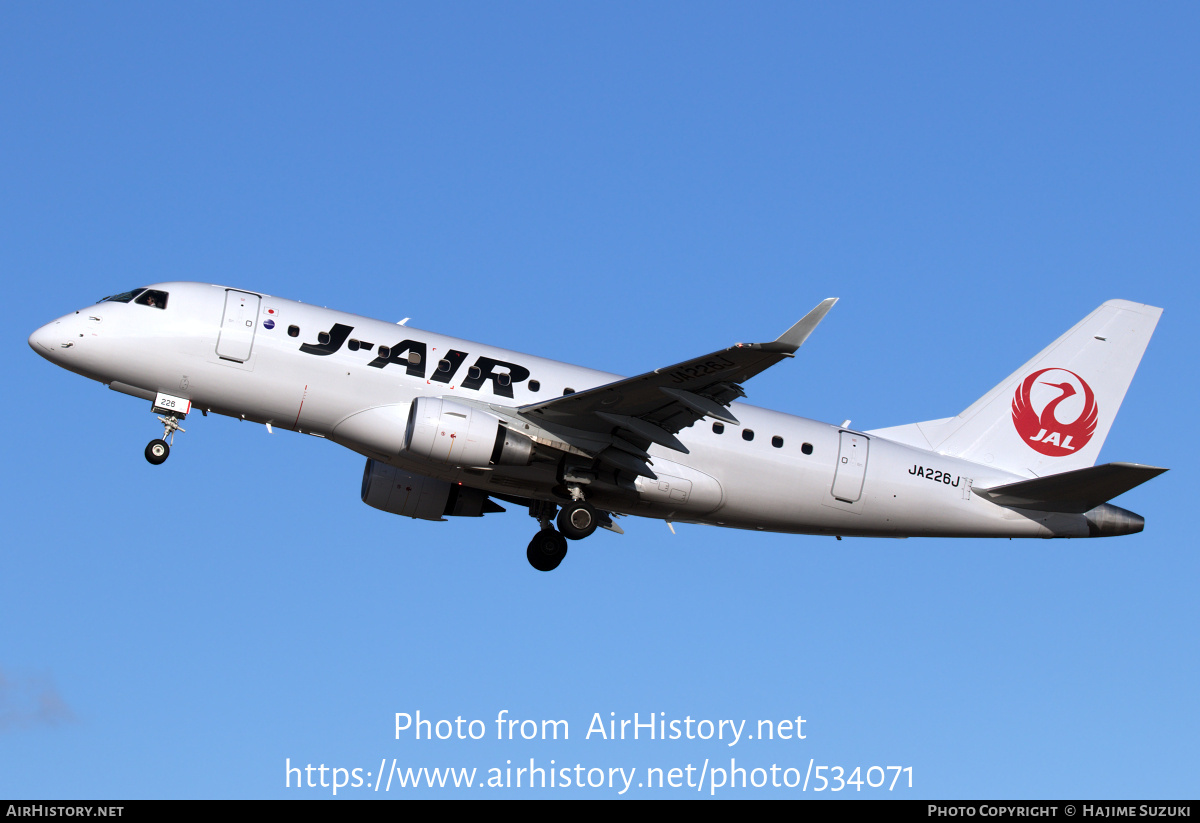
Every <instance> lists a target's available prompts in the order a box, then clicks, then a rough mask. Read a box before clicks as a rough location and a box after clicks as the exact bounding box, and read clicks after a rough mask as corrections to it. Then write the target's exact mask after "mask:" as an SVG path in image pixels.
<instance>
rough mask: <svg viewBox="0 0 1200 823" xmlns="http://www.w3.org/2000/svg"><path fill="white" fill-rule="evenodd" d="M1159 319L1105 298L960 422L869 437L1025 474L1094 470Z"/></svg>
mask: <svg viewBox="0 0 1200 823" xmlns="http://www.w3.org/2000/svg"><path fill="white" fill-rule="evenodd" d="M1161 314H1162V309H1159V308H1155V307H1154V306H1145V305H1142V304H1140V303H1131V302H1129V301H1128V300H1109V301H1108V302H1107V303H1105V304H1104V305H1102V306H1101V307H1100V308H1098V309H1096V310H1095V311H1094V312H1092V313H1091V314H1089V315H1088V316H1087V317H1085V318H1084V319H1083V320H1081V321H1080V322H1079V323H1077V324H1076V325H1075V326H1074V327H1073V328H1072V329H1071V330H1070V331H1068V332H1067V333H1066V334H1064V335H1063V336H1062V337H1060V338H1058V339H1057V340H1055V341H1054V342H1053V343H1051V344H1050V345H1049V346H1047V347H1046V348H1045V349H1043V350H1042V352H1041V353H1040V354H1038V355H1037V356H1036V357H1034V358H1033V359H1032V360H1030V361H1029V362H1028V363H1026V364H1025V365H1024V366H1022V367H1021V368H1019V369H1017V370H1016V371H1015V372H1013V373H1012V374H1011V375H1009V376H1008V378H1007V379H1006V380H1005V381H1004V382H1002V383H1001V384H1000V385H998V386H996V387H995V388H994V389H992V390H991V391H990V392H988V393H987V394H985V395H984V396H983V397H981V398H979V399H978V400H976V401H975V402H974V403H972V404H971V406H970V407H969V408H968V409H966V411H964V412H962V413H961V414H959V415H958V416H957V417H950V418H947V419H945V420H930V421H927V422H924V423H910V424H908V425H906V426H897V427H895V428H890V429H879V430H878V431H876V432H873V433H874V434H878V435H879V436H880V437H885V438H888V439H892V440H898V441H900V442H902V443H908V444H910V445H914V446H919V447H921V448H924V449H930V450H932V451H935V452H938V453H940V454H945V455H949V456H952V457H961V458H964V459H966V460H971V461H974V462H976V463H984V464H986V465H989V466H995V467H996V468H999V469H1004V470H1006V471H1010V472H1014V473H1016V474H1021V475H1025V476H1027V477H1041V476H1044V475H1049V474H1059V473H1061V472H1066V471H1073V470H1075V469H1082V468H1087V467H1088V466H1092V465H1094V464H1095V462H1096V458H1097V456H1098V455H1099V454H1100V446H1101V445H1102V444H1103V443H1104V439H1105V438H1106V437H1107V436H1108V430H1109V428H1111V427H1112V422H1113V419H1114V418H1115V417H1116V416H1117V410H1118V409H1119V408H1120V407H1121V401H1122V400H1124V399H1125V392H1126V391H1127V390H1128V388H1129V383H1130V381H1132V380H1133V374H1134V372H1135V371H1137V367H1138V363H1140V362H1141V360H1142V354H1143V353H1144V352H1145V351H1146V345H1147V344H1148V343H1149V342H1150V335H1152V334H1153V333H1154V327H1155V326H1156V325H1158V318H1159V316H1160V315H1161Z"/></svg>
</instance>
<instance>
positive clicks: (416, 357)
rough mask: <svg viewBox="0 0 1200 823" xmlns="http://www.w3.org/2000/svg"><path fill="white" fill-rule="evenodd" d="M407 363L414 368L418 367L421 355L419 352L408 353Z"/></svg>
mask: <svg viewBox="0 0 1200 823" xmlns="http://www.w3.org/2000/svg"><path fill="white" fill-rule="evenodd" d="M408 362H409V363H412V364H413V365H414V366H419V365H420V364H421V353H420V352H419V351H410V352H409V353H408Z"/></svg>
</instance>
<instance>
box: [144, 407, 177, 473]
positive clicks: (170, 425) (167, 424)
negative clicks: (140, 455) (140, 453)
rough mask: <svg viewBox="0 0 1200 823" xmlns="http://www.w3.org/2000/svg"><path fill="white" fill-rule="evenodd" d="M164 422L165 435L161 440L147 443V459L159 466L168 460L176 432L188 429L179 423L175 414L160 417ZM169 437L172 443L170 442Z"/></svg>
mask: <svg viewBox="0 0 1200 823" xmlns="http://www.w3.org/2000/svg"><path fill="white" fill-rule="evenodd" d="M158 419H159V420H160V421H161V422H162V424H163V436H162V439H161V440H151V441H150V442H149V443H147V444H146V460H148V461H150V463H151V464H153V465H155V466H157V465H159V464H160V463H163V462H165V461H166V459H167V458H168V457H169V456H170V455H171V445H172V444H174V443H175V432H177V431H181V432H183V431H187V429H185V428H184V427H183V426H181V425H179V419H178V418H177V417H175V415H173V414H172V415H170V416H169V417H159V418H158ZM168 439H169V440H170V443H168V442H167V441H168Z"/></svg>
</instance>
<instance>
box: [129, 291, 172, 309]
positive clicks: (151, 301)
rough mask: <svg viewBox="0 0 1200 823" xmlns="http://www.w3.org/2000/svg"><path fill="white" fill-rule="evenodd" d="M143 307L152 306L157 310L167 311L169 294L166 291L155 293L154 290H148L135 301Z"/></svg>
mask: <svg viewBox="0 0 1200 823" xmlns="http://www.w3.org/2000/svg"><path fill="white" fill-rule="evenodd" d="M133 302H134V303H137V304H138V305H141V306H150V307H151V308H155V309H165V308H166V307H167V293H166V292H165V291H155V290H154V289H146V291H144V292H142V293H141V294H140V295H138V299H137V300H134V301H133Z"/></svg>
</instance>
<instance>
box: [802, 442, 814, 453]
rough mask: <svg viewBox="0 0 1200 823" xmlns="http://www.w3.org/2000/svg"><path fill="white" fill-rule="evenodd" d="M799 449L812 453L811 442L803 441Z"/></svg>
mask: <svg viewBox="0 0 1200 823" xmlns="http://www.w3.org/2000/svg"><path fill="white" fill-rule="evenodd" d="M800 451H802V452H804V453H805V454H812V443H805V444H804V445H803V446H801V447H800Z"/></svg>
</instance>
